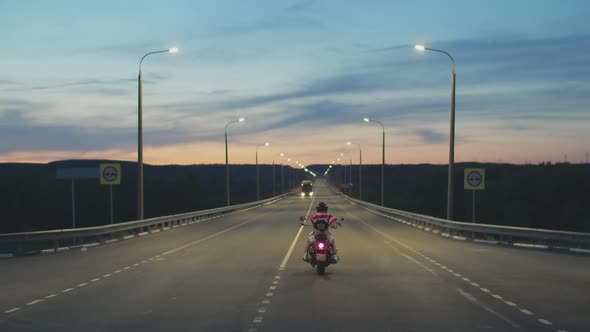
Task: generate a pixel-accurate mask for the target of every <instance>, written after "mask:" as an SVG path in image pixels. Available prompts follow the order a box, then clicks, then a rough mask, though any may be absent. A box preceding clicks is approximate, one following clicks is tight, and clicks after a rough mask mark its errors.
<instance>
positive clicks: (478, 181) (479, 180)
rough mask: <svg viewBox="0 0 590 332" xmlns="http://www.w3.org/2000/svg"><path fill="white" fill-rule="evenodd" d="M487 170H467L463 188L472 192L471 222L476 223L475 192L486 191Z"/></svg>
mask: <svg viewBox="0 0 590 332" xmlns="http://www.w3.org/2000/svg"><path fill="white" fill-rule="evenodd" d="M485 175H486V170H485V168H466V169H465V180H464V181H463V188H464V189H466V190H471V194H472V196H471V203H472V206H471V222H475V191H476V190H484V189H485Z"/></svg>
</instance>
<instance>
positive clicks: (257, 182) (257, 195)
mask: <svg viewBox="0 0 590 332" xmlns="http://www.w3.org/2000/svg"><path fill="white" fill-rule="evenodd" d="M269 145H270V143H264V144H263V145H258V146H257V147H256V200H257V201H259V200H260V172H259V171H258V148H259V147H262V146H269Z"/></svg>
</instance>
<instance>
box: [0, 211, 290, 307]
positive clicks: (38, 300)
mask: <svg viewBox="0 0 590 332" xmlns="http://www.w3.org/2000/svg"><path fill="white" fill-rule="evenodd" d="M273 202H274V201H273ZM251 209H253V208H250V209H245V210H241V211H248V210H251ZM241 211H236V212H233V213H229V214H227V215H231V214H235V213H239V212H241ZM269 213H270V212H268V213H265V214H263V215H266V214H269ZM263 215H261V216H258V217H256V218H252V219H249V220H247V221H245V222H243V223H241V224H238V225H235V226H232V227H230V228H227V229H225V230H223V231H221V232H218V233H215V234H212V235H210V236H208V237H205V238H202V239H200V240H197V241H194V242H191V243H188V244H186V245H184V246H182V247H179V248H176V249H174V250H170V251H167V252H165V253H162V254H159V255H155V256H154V257H151V258H149V259H145V260H142V261H141V262H139V263H135V264H133V265H130V266H125V267H124V268H121V269H118V270H115V271H113V272H111V273H106V274H104V275H103V276H102V277H97V278H94V279H91V280H90V281H88V282H83V283H80V284H78V285H76V287H85V286H87V285H88V284H89V283H95V282H98V281H100V280H101V279H103V278H109V277H111V276H112V275H113V274H117V273H121V272H124V271H127V270H130V269H132V268H134V267H137V266H139V265H140V264H145V263H147V262H150V261H158V260H161V258H160V257H161V256H163V255H168V254H171V253H173V252H176V251H179V250H182V249H184V248H187V247H190V246H192V245H195V244H197V243H200V242H204V241H207V240H209V239H211V238H213V237H216V236H218V235H221V234H223V233H226V232H228V231H231V230H232V229H234V228H237V227H240V226H242V225H245V224H247V223H249V222H252V221H254V220H256V219H258V218H261V217H262V216H263ZM219 217H220V216H219ZM207 219H213V218H207ZM203 220H206V219H203ZM146 234H147V233H146ZM132 237H134V235H130V236H126V237H124V239H127V238H132ZM116 241H118V240H116V239H115V240H109V241H107V243H112V242H116ZM97 245H99V243H93V244H90V245H85V246H84V247H83V250H86V248H88V247H93V246H97ZM275 279H277V281H275V282H273V285H274V286H271V288H270V289H273V290H274V289H276V285H277V284H278V279H280V276H276V277H275ZM73 290H74V287H71V288H66V289H64V290H62V291H61V293H69V292H71V291H73ZM58 295H59V294H49V295H47V296H45V297H44V298H43V299H37V300H33V301H31V302H29V303H27V304H26V305H27V306H31V305H34V304H37V303H40V302H43V301H45V299H47V300H49V299H52V298H54V297H56V296H58ZM272 295H273V293H270V292H269V293H267V296H272ZM265 301H267V300H265ZM266 303H270V301H268V302H266ZM18 310H21V307H15V308H12V309H9V310H6V311H4V313H5V314H10V313H13V312H16V311H18Z"/></svg>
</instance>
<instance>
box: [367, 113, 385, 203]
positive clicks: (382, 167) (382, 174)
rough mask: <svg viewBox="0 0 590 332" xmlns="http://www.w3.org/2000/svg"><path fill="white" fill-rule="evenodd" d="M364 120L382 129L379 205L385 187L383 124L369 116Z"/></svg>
mask: <svg viewBox="0 0 590 332" xmlns="http://www.w3.org/2000/svg"><path fill="white" fill-rule="evenodd" d="M363 120H364V121H365V122H375V123H378V124H380V125H381V128H382V129H383V143H382V144H381V150H382V159H381V206H383V198H384V195H383V193H384V191H385V190H384V189H385V185H384V181H385V126H383V124H382V123H381V122H379V121H377V120H374V119H369V118H364V119H363Z"/></svg>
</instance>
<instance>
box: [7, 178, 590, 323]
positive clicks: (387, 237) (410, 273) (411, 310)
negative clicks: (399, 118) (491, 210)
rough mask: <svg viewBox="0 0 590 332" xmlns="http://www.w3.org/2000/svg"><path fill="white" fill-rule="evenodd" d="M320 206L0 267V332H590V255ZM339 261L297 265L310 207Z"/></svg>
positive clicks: (246, 213) (242, 215) (250, 212)
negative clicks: (329, 226)
mask: <svg viewBox="0 0 590 332" xmlns="http://www.w3.org/2000/svg"><path fill="white" fill-rule="evenodd" d="M315 187H316V188H314V189H315V190H316V195H315V196H314V197H307V198H301V197H299V196H297V195H288V196H285V197H282V198H280V199H278V200H275V201H272V202H269V203H267V204H265V205H262V206H259V207H253V208H249V209H245V210H242V211H240V212H235V213H231V214H227V215H221V216H218V217H215V218H210V219H206V220H202V221H199V222H195V223H191V224H187V225H186V226H184V227H177V228H173V229H169V230H167V231H164V232H161V231H159V232H157V233H154V234H148V235H145V236H140V237H134V238H132V239H128V240H125V241H117V242H113V243H109V244H105V245H100V246H91V247H81V248H77V249H75V250H74V249H72V250H69V251H65V252H62V253H57V254H51V255H37V256H24V257H17V258H12V259H5V260H1V261H0V280H1V282H0V294H1V296H0V331H3V332H4V331H6V332H8V331H11V332H12V331H15V332H16V331H60V332H61V331H85V332H89V331H142V332H146V331H250V332H255V331H554V332H557V331H570V332H571V331H590V314H589V313H590V256H588V255H583V254H573V253H562V252H556V251H551V250H542V249H537V248H529V249H527V248H514V247H512V246H503V245H494V244H490V243H481V242H474V241H465V238H462V237H455V238H453V237H447V238H445V237H442V236H440V235H436V234H433V233H431V232H425V231H423V230H420V229H418V228H416V227H410V226H408V225H406V224H404V223H401V222H398V221H396V220H394V219H392V218H389V217H387V216H383V215H381V214H376V213H374V212H373V211H371V209H370V208H366V207H362V206H359V205H354V204H351V203H350V202H349V201H348V200H346V199H345V198H344V197H343V196H342V195H337V194H336V193H334V192H333V191H332V190H330V189H329V187H328V186H327V185H326V184H325V183H322V182H320V181H317V182H316V186H315ZM320 200H321V201H326V202H327V203H328V204H329V206H330V212H331V213H333V214H334V215H336V216H338V217H344V218H345V221H344V227H342V228H339V229H336V230H334V231H332V233H333V235H334V236H335V238H336V241H337V244H338V248H339V254H340V257H341V261H340V262H339V263H338V264H337V265H331V266H329V267H328V269H327V270H326V274H325V275H323V276H319V275H317V274H316V272H315V270H314V269H312V268H311V266H310V265H309V264H307V263H305V262H303V261H302V255H303V248H304V246H305V241H306V235H307V233H308V232H309V231H310V228H309V227H304V226H300V224H299V220H298V217H299V216H302V215H306V214H307V213H310V211H312V212H313V207H314V206H315V204H316V203H317V202H318V201H320Z"/></svg>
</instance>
